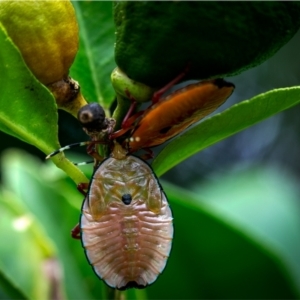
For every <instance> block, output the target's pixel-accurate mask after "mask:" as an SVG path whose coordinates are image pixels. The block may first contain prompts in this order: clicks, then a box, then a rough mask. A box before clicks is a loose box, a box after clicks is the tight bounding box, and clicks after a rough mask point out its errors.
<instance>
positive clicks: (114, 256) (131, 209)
mask: <svg viewBox="0 0 300 300" xmlns="http://www.w3.org/2000/svg"><path fill="white" fill-rule="evenodd" d="M95 109H96V110H99V107H98V106H97V105H95V104H89V105H88V106H85V107H84V108H83V109H82V111H80V112H79V120H82V119H84V120H86V119H89V118H90V117H91V116H94V115H95V113H94V112H93V111H90V110H95ZM82 113H84V114H86V113H87V114H88V115H89V118H82ZM96 114H97V115H99V114H98V113H96ZM100 115H101V114H100ZM100 119H101V121H99V122H102V123H103V122H104V121H105V124H112V125H111V126H113V125H114V124H113V122H111V121H109V120H103V118H102V117H101V118H100ZM100 119H99V120H100ZM91 124H92V125H91ZM105 124H104V126H102V125H99V124H98V125H97V122H95V120H93V118H91V122H88V123H86V122H85V123H84V124H83V126H84V128H85V131H86V132H87V133H88V134H89V135H91V137H92V141H91V142H83V143H80V145H84V144H85V145H86V144H89V146H91V145H94V144H95V143H98V140H97V139H96V135H97V131H98V135H99V134H100V136H101V138H102V139H104V142H107V141H108V139H107V138H106V137H104V136H105V133H104V132H103V129H104V130H106V131H107V133H109V132H110V130H109V129H108V128H105V127H106V125H105ZM108 126H110V125H108ZM94 128H98V129H96V130H94ZM110 143H111V144H112V145H111V154H110V157H108V158H106V159H104V160H102V161H101V162H100V164H98V165H96V166H95V171H94V174H93V176H92V178H91V180H90V183H89V184H81V185H80V189H81V190H83V189H84V190H85V189H87V190H88V191H87V193H85V195H86V196H85V199H84V202H83V205H82V210H81V211H82V213H81V217H80V222H79V225H78V226H76V227H75V228H74V230H73V232H72V235H73V237H75V238H79V237H80V238H81V241H82V245H83V247H84V249H85V253H86V256H87V259H88V261H89V263H90V264H91V265H92V267H93V269H94V271H95V273H96V274H97V275H98V276H99V277H100V278H101V279H102V280H104V282H105V283H106V284H108V285H109V286H110V287H113V288H117V289H121V290H122V289H126V288H132V287H135V288H144V287H146V286H147V285H149V284H151V283H153V282H154V281H155V280H156V278H157V276H158V275H159V274H160V273H161V272H162V271H163V269H164V268H165V265H166V262H167V259H168V256H169V253H170V250H171V246H172V238H173V223H172V220H173V218H172V212H171V210H170V207H169V204H168V201H167V198H166V195H165V194H164V192H163V190H162V188H161V186H160V184H159V182H158V180H157V178H156V177H155V175H154V173H153V171H152V169H151V168H150V167H149V166H148V164H147V163H146V162H144V161H143V160H142V159H140V158H138V157H135V156H133V155H128V153H127V150H126V149H125V148H123V147H122V146H121V145H120V144H118V143H117V142H116V141H113V142H110ZM74 145H75V144H74ZM74 145H73V146H74ZM77 145H79V144H77ZM68 148H70V147H64V148H62V149H63V150H65V149H68ZM62 149H60V150H57V151H55V152H53V153H52V154H50V155H49V156H48V157H51V156H53V155H55V154H56V153H58V152H61V151H63V150H62ZM90 150H91V147H90ZM96 160H99V155H96Z"/></svg>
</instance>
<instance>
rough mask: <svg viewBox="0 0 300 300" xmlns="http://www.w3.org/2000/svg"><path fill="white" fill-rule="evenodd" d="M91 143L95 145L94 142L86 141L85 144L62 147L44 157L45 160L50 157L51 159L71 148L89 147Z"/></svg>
mask: <svg viewBox="0 0 300 300" xmlns="http://www.w3.org/2000/svg"><path fill="white" fill-rule="evenodd" d="M91 143H95V142H94V141H86V142H80V143H74V144H70V145H67V146H65V147H62V148H59V149H57V150H55V151H53V152H52V153H50V154H48V155H47V156H46V159H49V158H50V157H53V156H55V155H57V154H59V153H61V152H64V151H65V150H69V149H72V148H75V147H81V146H86V145H89V144H91Z"/></svg>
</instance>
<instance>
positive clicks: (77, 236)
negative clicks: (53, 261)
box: [71, 224, 80, 240]
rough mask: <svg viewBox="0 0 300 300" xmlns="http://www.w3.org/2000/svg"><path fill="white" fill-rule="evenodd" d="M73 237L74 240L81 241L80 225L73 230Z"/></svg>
mask: <svg viewBox="0 0 300 300" xmlns="http://www.w3.org/2000/svg"><path fill="white" fill-rule="evenodd" d="M71 236H72V238H73V239H76V240H79V239H80V227H79V224H77V225H76V226H75V227H74V228H73V229H72V230H71Z"/></svg>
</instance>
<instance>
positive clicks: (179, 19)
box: [114, 1, 300, 87]
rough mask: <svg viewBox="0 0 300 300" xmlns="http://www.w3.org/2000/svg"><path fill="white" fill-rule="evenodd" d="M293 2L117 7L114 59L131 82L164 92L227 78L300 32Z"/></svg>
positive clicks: (149, 3) (126, 4) (165, 3)
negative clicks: (171, 85)
mask: <svg viewBox="0 0 300 300" xmlns="http://www.w3.org/2000/svg"><path fill="white" fill-rule="evenodd" d="M299 15H300V2H297V1H265V2H262V1H254V2H251V1H250V2H249V1H232V2H230V1H229V2H228V1H160V2H156V1H116V2H114V19H115V24H116V47H115V59H116V63H117V65H118V67H119V68H121V69H122V70H123V71H124V72H125V73H126V74H127V75H128V76H129V77H130V78H131V79H133V80H135V81H138V82H142V83H145V84H147V85H150V86H154V87H155V86H158V87H160V86H163V85H164V84H166V83H167V82H169V81H170V80H171V79H173V78H174V77H176V76H177V75H178V74H180V73H181V72H182V71H183V70H184V69H185V68H186V66H187V65H190V72H189V73H188V76H187V77H189V78H192V79H206V78H213V77H214V78H216V77H225V76H232V75H234V74H237V73H240V72H242V71H243V70H246V69H249V68H251V67H254V66H256V65H258V64H260V63H262V62H263V61H265V60H266V59H267V58H269V57H270V56H272V55H273V54H274V53H275V52H276V51H277V50H278V49H280V47H282V46H283V45H284V44H285V43H286V42H287V41H288V40H289V39H290V38H291V37H292V36H293V35H294V34H295V33H296V32H297V30H298V29H299V26H300V17H299Z"/></svg>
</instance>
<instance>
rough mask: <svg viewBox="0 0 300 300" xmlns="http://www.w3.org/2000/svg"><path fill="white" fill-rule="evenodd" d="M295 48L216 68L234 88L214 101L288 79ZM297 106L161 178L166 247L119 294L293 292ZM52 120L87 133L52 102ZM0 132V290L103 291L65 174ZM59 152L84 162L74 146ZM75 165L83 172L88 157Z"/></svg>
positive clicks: (299, 73)
mask: <svg viewBox="0 0 300 300" xmlns="http://www.w3.org/2000/svg"><path fill="white" fill-rule="evenodd" d="M75 8H76V5H75ZM299 49H300V32H298V33H297V34H296V35H295V36H294V37H293V38H292V40H291V41H290V42H289V43H288V44H286V45H285V46H284V47H283V48H282V49H280V50H279V51H278V52H277V53H276V54H275V55H274V56H273V57H272V58H271V59H269V60H268V61H266V62H265V63H263V64H262V65H260V66H258V67H256V68H253V69H251V70H248V71H246V72H244V73H242V74H240V75H238V76H234V77H231V78H227V80H228V81H230V82H233V83H234V84H235V85H236V90H235V92H234V94H233V95H232V96H231V97H230V99H229V100H228V101H227V102H226V103H225V104H224V105H223V106H222V107H221V108H220V109H219V110H218V111H222V110H224V109H226V108H227V107H230V106H232V105H233V104H234V103H238V102H240V101H242V100H245V99H250V98H251V97H253V96H255V95H257V94H260V93H262V92H266V91H269V90H271V89H274V88H279V87H289V86H295V85H299V82H300V68H299V65H300V61H299V55H298V53H299ZM110 51H113V44H112V45H111V49H110ZM75 79H76V78H75ZM84 93H85V91H84V89H83V94H84ZM299 113H300V108H299V106H296V107H293V108H292V109H289V110H287V111H285V112H283V113H281V114H279V115H276V116H274V117H272V118H270V119H268V120H266V121H264V122H261V123H260V124H258V125H255V126H253V127H251V128H249V129H247V130H245V131H243V132H241V133H239V134H236V135H235V136H232V137H230V138H228V139H226V140H224V141H222V142H220V143H218V144H216V145H214V146H212V147H210V148H208V149H205V150H204V151H202V152H201V153H198V154H197V155H194V156H193V157H191V158H189V159H188V160H186V161H185V162H183V163H181V164H180V165H178V166H176V167H175V168H173V169H172V170H170V171H169V172H167V173H166V174H165V175H163V176H162V177H161V183H162V186H163V188H164V189H165V191H166V193H167V195H168V197H169V200H170V205H171V207H172V210H173V214H174V226H175V236H174V243H173V249H172V252H171V256H170V259H169V262H168V264H167V267H166V269H165V271H164V272H163V274H162V275H161V276H160V277H159V279H158V280H157V282H155V284H153V285H152V286H151V287H149V288H147V289H146V290H142V291H135V290H132V291H128V292H126V293H127V298H128V299H143V298H148V299H220V298H222V299H237V298H239V299H249V298H256V299H258V298H259V299H275V298H276V299H287V298H289V299H297V298H300V235H299V228H300V200H299V199H300V198H299V195H300V190H299V184H298V182H299V177H300V161H299V159H300V158H299V142H300V139H299V133H300V132H299V128H300V119H299ZM59 128H60V131H59V139H60V142H61V145H66V144H70V143H73V142H78V141H84V140H86V135H85V134H84V133H83V131H82V129H81V127H80V126H79V124H78V123H77V121H76V120H75V119H74V118H73V117H72V116H69V115H67V114H66V113H65V112H62V111H61V112H60V113H59ZM0 140H1V141H2V142H1V143H0V152H1V162H0V164H1V193H0V237H1V243H0V299H7V295H12V296H11V298H14V299H19V298H20V297H21V296H24V297H26V298H31V299H64V298H68V299H102V298H106V297H107V295H105V294H104V293H105V290H104V286H105V285H104V284H103V283H102V282H101V281H100V280H99V279H98V278H97V277H96V276H95V274H94V273H93V271H92V269H91V267H90V266H89V265H88V262H87V261H86V258H85V255H84V251H83V249H82V247H81V244H80V242H79V241H76V240H73V239H72V238H71V237H70V230H71V229H72V228H73V227H74V226H75V224H76V223H77V222H78V219H79V214H80V207H81V203H82V196H81V195H80V193H78V192H77V190H76V187H75V184H74V183H73V182H72V181H71V180H70V179H69V178H67V177H66V176H65V174H63V173H62V172H61V171H60V170H58V169H57V168H56V167H55V166H54V165H52V163H51V162H47V163H45V161H44V156H45V155H44V154H43V153H41V152H39V151H38V150H37V149H36V148H34V147H32V146H30V145H28V144H25V143H22V142H21V141H20V140H17V139H15V138H13V137H11V136H8V135H6V134H4V133H3V132H0ZM159 150H160V148H159V147H158V148H156V149H155V151H156V152H159ZM67 155H68V156H69V157H70V158H71V160H73V161H85V160H87V155H86V154H85V149H78V151H77V149H76V153H75V152H74V153H68V154H67ZM83 170H84V172H86V174H87V175H88V176H90V175H91V167H90V166H86V167H84V168H83ZM7 282H9V284H8V283H7ZM10 285H11V286H10ZM9 288H11V290H12V291H9V292H7V289H9ZM14 288H16V290H14Z"/></svg>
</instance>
